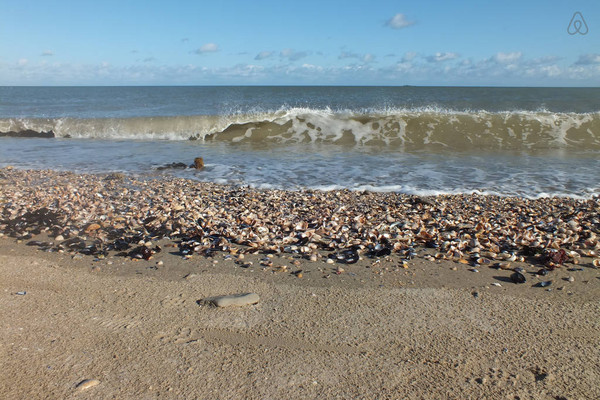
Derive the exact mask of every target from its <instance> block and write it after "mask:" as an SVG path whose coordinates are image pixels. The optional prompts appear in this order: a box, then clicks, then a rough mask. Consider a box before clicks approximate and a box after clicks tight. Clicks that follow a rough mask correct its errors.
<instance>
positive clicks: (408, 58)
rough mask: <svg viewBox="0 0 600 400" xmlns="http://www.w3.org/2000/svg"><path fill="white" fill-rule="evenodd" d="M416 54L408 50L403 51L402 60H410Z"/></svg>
mask: <svg viewBox="0 0 600 400" xmlns="http://www.w3.org/2000/svg"><path fill="white" fill-rule="evenodd" d="M416 56H417V53H416V52H414V51H408V52H406V53H404V55H403V56H402V62H409V61H412V60H413V59H414V58H415V57H416Z"/></svg>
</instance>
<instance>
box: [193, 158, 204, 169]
mask: <svg viewBox="0 0 600 400" xmlns="http://www.w3.org/2000/svg"><path fill="white" fill-rule="evenodd" d="M194 168H196V169H202V168H204V159H203V158H202V157H196V158H194Z"/></svg>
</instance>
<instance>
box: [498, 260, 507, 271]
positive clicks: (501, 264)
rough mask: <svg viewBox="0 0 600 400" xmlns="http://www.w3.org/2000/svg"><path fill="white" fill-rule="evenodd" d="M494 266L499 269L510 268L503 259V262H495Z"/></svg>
mask: <svg viewBox="0 0 600 400" xmlns="http://www.w3.org/2000/svg"><path fill="white" fill-rule="evenodd" d="M496 266H497V267H498V268H499V269H505V270H506V269H510V263H509V262H508V261H503V262H499V263H496Z"/></svg>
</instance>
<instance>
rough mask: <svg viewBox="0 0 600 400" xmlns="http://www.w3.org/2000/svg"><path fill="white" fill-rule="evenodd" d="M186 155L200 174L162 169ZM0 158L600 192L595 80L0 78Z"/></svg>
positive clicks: (529, 191)
mask: <svg viewBox="0 0 600 400" xmlns="http://www.w3.org/2000/svg"><path fill="white" fill-rule="evenodd" d="M42 136H49V137H42ZM195 157H203V158H204V162H205V168H204V169H202V170H195V169H189V168H188V169H174V168H167V169H159V167H161V166H165V165H167V164H171V163H178V162H183V163H186V164H191V163H192V162H193V160H194V158H195ZM7 165H12V166H14V167H16V168H23V169H54V170H68V171H75V172H86V173H107V172H116V171H118V172H125V173H129V174H134V175H144V176H157V177H160V176H162V175H165V174H167V175H176V176H179V177H186V178H190V179H196V180H201V181H210V182H216V183H225V184H234V185H249V186H251V187H257V188H281V189H289V190H297V189H319V190H333V189H350V190H372V191H394V192H400V193H408V194H418V195H436V194H456V193H481V194H496V195H501V196H519V197H525V198H538V197H545V196H564V197H572V198H583V199H587V198H591V197H593V196H598V195H599V194H600V88H501V87H299V86H298V87H296V86H294V87H254V86H245V87H221V86H210V87H0V166H7Z"/></svg>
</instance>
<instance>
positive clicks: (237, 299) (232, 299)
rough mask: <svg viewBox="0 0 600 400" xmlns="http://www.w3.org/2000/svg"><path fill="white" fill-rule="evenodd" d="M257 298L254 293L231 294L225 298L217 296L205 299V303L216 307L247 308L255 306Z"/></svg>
mask: <svg viewBox="0 0 600 400" xmlns="http://www.w3.org/2000/svg"><path fill="white" fill-rule="evenodd" d="M259 299H260V298H259V296H258V294H256V293H240V294H231V295H227V296H217V297H211V298H208V299H205V301H207V302H209V303H212V304H214V305H215V306H217V307H230V306H237V307H239V306H247V305H250V304H256V303H258V301H259Z"/></svg>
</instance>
